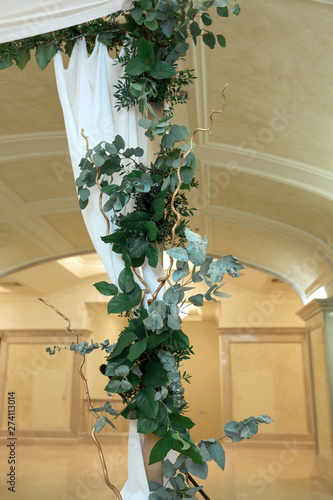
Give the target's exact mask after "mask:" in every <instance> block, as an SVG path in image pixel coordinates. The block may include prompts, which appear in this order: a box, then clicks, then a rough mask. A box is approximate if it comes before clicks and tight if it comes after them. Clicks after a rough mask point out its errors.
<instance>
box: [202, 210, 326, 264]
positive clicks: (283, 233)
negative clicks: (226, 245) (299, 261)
mask: <svg viewBox="0 0 333 500" xmlns="http://www.w3.org/2000/svg"><path fill="white" fill-rule="evenodd" d="M203 215H204V216H206V217H210V218H215V219H219V220H225V221H228V222H234V223H236V224H240V225H244V226H248V227H252V228H255V229H260V230H261V231H265V232H266V233H271V234H274V235H276V236H279V237H281V238H284V239H287V240H289V241H293V242H295V243H297V244H299V245H302V246H303V247H305V248H307V249H308V250H310V251H311V252H313V253H314V254H315V255H320V256H321V258H325V261H326V262H327V264H328V265H329V267H330V268H331V269H332V270H333V249H332V248H331V247H330V246H329V245H328V244H327V243H325V242H324V241H323V240H321V239H320V238H317V237H316V236H314V235H312V234H310V233H307V232H306V231H303V230H302V229H298V228H295V227H293V226H289V225H288V224H284V223H283V222H278V221H275V220H273V219H269V218H267V217H263V216H261V215H256V214H250V213H248V212H242V211H240V210H237V209H233V208H227V207H219V206H216V205H210V207H209V208H207V209H206V210H204V211H203ZM324 251H325V253H324ZM327 254H328V255H329V257H327Z"/></svg>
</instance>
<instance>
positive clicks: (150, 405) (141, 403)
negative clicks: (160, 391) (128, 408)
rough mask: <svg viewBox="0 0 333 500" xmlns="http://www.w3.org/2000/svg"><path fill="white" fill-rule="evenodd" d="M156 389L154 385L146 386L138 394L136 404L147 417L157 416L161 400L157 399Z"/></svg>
mask: <svg viewBox="0 0 333 500" xmlns="http://www.w3.org/2000/svg"><path fill="white" fill-rule="evenodd" d="M155 394H156V391H155V389H153V388H152V387H145V388H144V389H143V390H142V391H139V392H138V394H137V396H136V404H137V405H138V408H139V410H140V411H142V413H143V414H144V416H145V417H147V418H156V417H157V413H158V409H159V406H160V404H159V402H158V401H155V399H154V398H155Z"/></svg>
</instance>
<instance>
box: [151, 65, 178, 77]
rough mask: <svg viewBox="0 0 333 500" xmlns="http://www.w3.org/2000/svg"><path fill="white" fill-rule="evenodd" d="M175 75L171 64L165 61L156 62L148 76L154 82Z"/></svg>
mask: <svg viewBox="0 0 333 500" xmlns="http://www.w3.org/2000/svg"><path fill="white" fill-rule="evenodd" d="M175 74H176V70H175V68H174V67H173V66H172V64H169V63H167V62H166V61H157V62H155V63H154V64H153V65H152V68H151V72H150V75H151V77H152V78H155V80H164V79H165V78H170V77H171V76H173V75H175Z"/></svg>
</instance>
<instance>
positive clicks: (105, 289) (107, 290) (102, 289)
mask: <svg viewBox="0 0 333 500" xmlns="http://www.w3.org/2000/svg"><path fill="white" fill-rule="evenodd" d="M93 286H94V287H95V288H96V290H98V291H99V293H101V294H102V295H116V294H117V293H118V288H117V287H116V285H113V284H112V283H107V282H106V281H99V282H98V283H94V285H93Z"/></svg>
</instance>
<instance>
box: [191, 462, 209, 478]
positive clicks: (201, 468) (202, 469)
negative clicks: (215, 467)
mask: <svg viewBox="0 0 333 500" xmlns="http://www.w3.org/2000/svg"><path fill="white" fill-rule="evenodd" d="M185 465H186V467H187V470H188V471H189V473H190V474H193V475H194V476H196V477H199V478H200V479H206V477H207V474H208V465H207V464H206V463H205V462H204V463H203V464H202V465H200V464H196V463H195V462H193V460H191V458H189V457H187V458H186V459H185Z"/></svg>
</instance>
